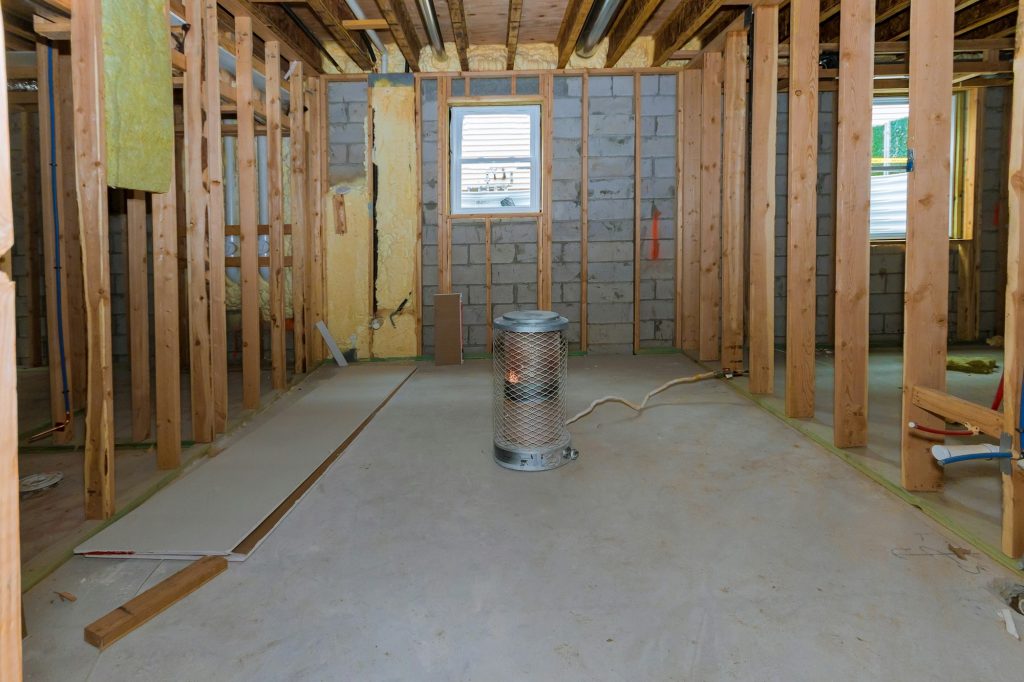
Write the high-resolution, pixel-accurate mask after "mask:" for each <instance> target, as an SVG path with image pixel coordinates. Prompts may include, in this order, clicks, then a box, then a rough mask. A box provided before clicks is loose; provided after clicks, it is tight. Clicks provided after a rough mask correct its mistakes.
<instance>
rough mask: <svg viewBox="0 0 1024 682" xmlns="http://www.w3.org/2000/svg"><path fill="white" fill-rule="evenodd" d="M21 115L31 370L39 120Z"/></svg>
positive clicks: (37, 327)
mask: <svg viewBox="0 0 1024 682" xmlns="http://www.w3.org/2000/svg"><path fill="white" fill-rule="evenodd" d="M30 96H31V93H30ZM20 116H21V121H22V123H21V129H22V130H23V131H25V146H24V149H25V150H26V153H25V155H24V156H25V168H24V171H25V193H26V195H28V197H29V199H28V205H27V207H26V208H27V210H26V218H27V220H26V223H25V231H26V233H27V242H28V244H27V248H26V250H25V251H26V256H27V260H28V264H27V275H28V287H27V288H28V305H27V308H28V319H29V330H28V339H29V363H30V366H31V367H39V366H41V365H42V364H43V338H42V336H43V335H42V325H41V323H40V315H39V307H40V306H39V304H40V302H41V301H42V294H41V292H40V289H39V272H40V268H41V267H42V263H41V262H40V260H39V240H38V238H37V234H38V231H39V230H40V228H41V227H42V220H41V217H40V210H39V208H40V203H41V197H42V193H41V192H40V191H39V181H40V163H39V162H40V159H39V156H38V154H36V153H35V150H37V149H38V148H39V139H38V135H37V133H36V131H35V129H34V128H33V127H32V125H31V121H32V119H34V118H35V119H38V113H36V112H31V111H29V110H27V109H22V111H21V112H20Z"/></svg>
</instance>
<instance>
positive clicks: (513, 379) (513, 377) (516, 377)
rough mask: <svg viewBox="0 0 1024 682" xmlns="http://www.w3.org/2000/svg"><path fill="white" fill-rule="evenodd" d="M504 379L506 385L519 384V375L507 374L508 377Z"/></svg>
mask: <svg viewBox="0 0 1024 682" xmlns="http://www.w3.org/2000/svg"><path fill="white" fill-rule="evenodd" d="M506 379H507V381H508V383H510V384H518V383H519V375H518V374H516V373H515V372H509V373H508V377H506Z"/></svg>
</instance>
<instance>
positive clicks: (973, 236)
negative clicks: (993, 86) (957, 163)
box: [956, 88, 1004, 341]
mask: <svg viewBox="0 0 1024 682" xmlns="http://www.w3.org/2000/svg"><path fill="white" fill-rule="evenodd" d="M985 92H986V89H985V88H974V89H972V90H969V91H968V92H967V93H966V94H965V95H964V96H965V97H966V98H967V103H966V104H967V106H966V125H965V126H964V128H965V129H964V144H963V166H962V167H963V201H962V202H961V211H962V216H963V235H962V237H963V239H961V240H959V241H958V242H957V245H956V247H957V269H956V275H957V287H956V337H957V339H958V340H960V341H974V340H977V338H978V336H979V335H980V322H979V313H980V308H981V281H980V280H981V215H982V202H981V176H982V173H983V172H984V169H983V166H982V161H983V158H982V153H981V152H982V149H984V139H985ZM1000 253H1004V252H1000Z"/></svg>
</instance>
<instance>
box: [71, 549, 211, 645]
mask: <svg viewBox="0 0 1024 682" xmlns="http://www.w3.org/2000/svg"><path fill="white" fill-rule="evenodd" d="M227 568H228V560H227V559H225V558H224V557H222V556H208V557H203V558H202V559H199V560H198V561H195V562H193V563H191V564H189V565H188V566H186V567H185V568H183V569H182V570H180V571H178V572H177V573H175V574H174V575H172V576H171V577H169V578H165V579H164V580H162V581H160V582H159V583H157V584H156V585H154V586H153V587H151V588H149V589H148V590H146V591H145V592H143V593H142V594H140V595H139V596H137V597H135V598H134V599H131V600H129V601H127V602H125V603H124V604H122V605H121V606H119V607H117V608H116V609H114V610H113V611H111V612H110V613H108V614H107V615H105V616H103V617H102V618H100V619H98V620H95V621H93V622H92V623H90V624H89V625H87V626H85V641H86V642H88V643H89V644H92V645H93V646H94V647H96V648H97V649H99V650H100V651H102V650H103V649H106V648H107V647H108V646H110V645H111V644H113V643H114V642H116V641H117V640H119V639H121V638H122V637H124V636H125V635H127V634H128V633H130V632H132V631H133V630H135V629H136V628H138V627H139V626H141V625H143V624H144V623H146V622H148V621H149V620H151V619H152V618H154V617H156V616H158V615H159V614H160V613H162V612H163V611H165V610H166V609H167V608H168V607H170V606H172V605H174V604H175V603H177V602H179V601H181V600H182V599H184V598H185V597H187V596H188V595H190V594H192V593H193V592H195V591H196V590H198V589H199V588H200V587H202V586H203V585H205V584H206V583H208V582H209V581H210V580H212V579H213V578H215V577H217V576H218V575H220V574H221V573H223V572H224V571H226V570H227Z"/></svg>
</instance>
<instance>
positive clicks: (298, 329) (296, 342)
mask: <svg viewBox="0 0 1024 682" xmlns="http://www.w3.org/2000/svg"><path fill="white" fill-rule="evenodd" d="M288 90H289V95H290V97H289V104H290V106H291V109H290V111H289V117H290V118H291V124H292V132H291V156H292V159H291V161H292V178H291V179H292V184H291V189H292V192H291V201H292V205H291V209H292V216H291V217H292V259H293V265H292V348H293V352H294V353H295V373H296V374H305V372H306V265H305V262H306V231H307V230H306V225H307V224H308V215H307V211H306V160H307V156H308V154H307V150H306V123H305V109H306V97H305V93H306V79H305V75H304V73H303V68H302V64H296V65H295V70H294V71H293V72H292V75H291V80H290V81H289V84H288Z"/></svg>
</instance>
